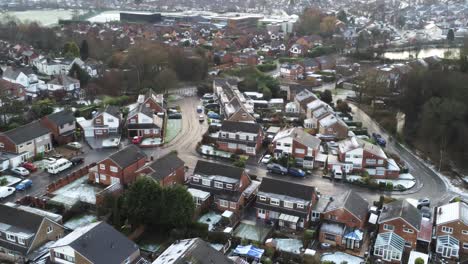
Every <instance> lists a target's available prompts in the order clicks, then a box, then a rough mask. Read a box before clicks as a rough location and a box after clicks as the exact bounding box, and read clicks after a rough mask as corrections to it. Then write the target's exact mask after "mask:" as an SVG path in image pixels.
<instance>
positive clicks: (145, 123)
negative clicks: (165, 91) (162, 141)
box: [126, 89, 166, 138]
mask: <svg viewBox="0 0 468 264" xmlns="http://www.w3.org/2000/svg"><path fill="white" fill-rule="evenodd" d="M163 105H164V97H163V95H162V94H156V93H155V92H154V91H153V90H151V89H150V90H149V91H148V92H147V93H146V94H144V95H140V96H139V97H138V100H137V106H136V107H135V108H134V109H132V110H131V111H130V113H128V116H127V120H126V126H127V130H128V133H127V134H128V137H129V138H132V137H134V136H140V137H143V138H160V137H162V133H163V130H164V129H163V125H164V119H165V117H166V109H164V107H163Z"/></svg>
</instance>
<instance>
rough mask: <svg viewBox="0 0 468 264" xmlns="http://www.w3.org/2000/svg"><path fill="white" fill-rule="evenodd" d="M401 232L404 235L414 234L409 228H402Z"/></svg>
mask: <svg viewBox="0 0 468 264" xmlns="http://www.w3.org/2000/svg"><path fill="white" fill-rule="evenodd" d="M403 232H405V233H411V234H412V233H414V231H413V229H410V228H403Z"/></svg>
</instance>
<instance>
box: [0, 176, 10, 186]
mask: <svg viewBox="0 0 468 264" xmlns="http://www.w3.org/2000/svg"><path fill="white" fill-rule="evenodd" d="M7 184H8V180H7V179H6V178H5V177H2V178H1V179H0V186H5V185H7Z"/></svg>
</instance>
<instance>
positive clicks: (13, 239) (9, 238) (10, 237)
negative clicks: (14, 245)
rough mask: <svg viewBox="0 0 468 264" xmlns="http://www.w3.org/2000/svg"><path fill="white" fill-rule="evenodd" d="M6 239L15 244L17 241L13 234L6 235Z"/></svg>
mask: <svg viewBox="0 0 468 264" xmlns="http://www.w3.org/2000/svg"><path fill="white" fill-rule="evenodd" d="M6 238H7V239H8V240H10V241H13V242H15V241H16V237H15V236H14V235H12V234H8V233H7V234H6Z"/></svg>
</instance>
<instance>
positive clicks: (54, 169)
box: [47, 159, 73, 174]
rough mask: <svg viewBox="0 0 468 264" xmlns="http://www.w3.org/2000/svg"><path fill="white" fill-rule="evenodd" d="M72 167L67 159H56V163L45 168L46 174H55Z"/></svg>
mask: <svg viewBox="0 0 468 264" xmlns="http://www.w3.org/2000/svg"><path fill="white" fill-rule="evenodd" d="M72 165H73V163H72V162H71V161H69V160H67V159H58V160H57V161H56V162H54V163H52V164H49V166H47V172H49V173H50V174H57V173H60V172H62V171H64V170H66V169H68V168H70V167H71V166H72Z"/></svg>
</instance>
